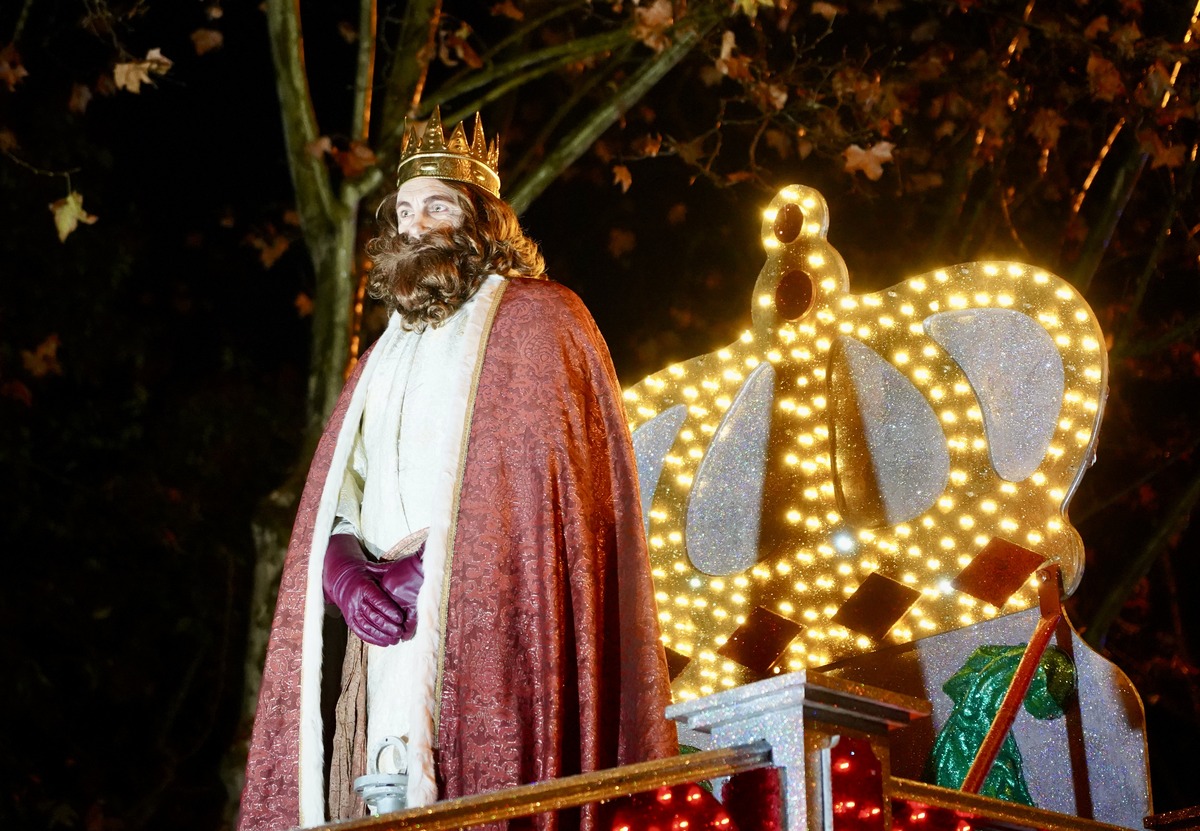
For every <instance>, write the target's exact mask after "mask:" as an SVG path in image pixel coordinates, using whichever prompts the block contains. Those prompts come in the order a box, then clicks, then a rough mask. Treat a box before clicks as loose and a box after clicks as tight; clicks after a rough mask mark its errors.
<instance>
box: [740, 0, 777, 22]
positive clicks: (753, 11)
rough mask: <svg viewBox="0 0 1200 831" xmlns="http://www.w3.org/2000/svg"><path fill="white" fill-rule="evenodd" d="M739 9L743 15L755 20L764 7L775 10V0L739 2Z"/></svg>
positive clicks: (743, 0)
mask: <svg viewBox="0 0 1200 831" xmlns="http://www.w3.org/2000/svg"><path fill="white" fill-rule="evenodd" d="M737 5H738V7H739V8H740V9H741V10H742V14H744V15H746V17H748V18H750V19H751V20H753V19H754V18H756V17H757V16H758V10H759V8H760V7H762V6H769V7H772V8H774V6H775V0H737Z"/></svg>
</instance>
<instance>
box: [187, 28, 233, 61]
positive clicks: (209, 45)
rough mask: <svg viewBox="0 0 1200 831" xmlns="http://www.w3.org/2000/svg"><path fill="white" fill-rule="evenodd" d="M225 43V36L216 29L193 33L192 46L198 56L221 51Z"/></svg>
mask: <svg viewBox="0 0 1200 831" xmlns="http://www.w3.org/2000/svg"><path fill="white" fill-rule="evenodd" d="M224 43H225V35H223V34H221V33H220V32H218V31H217V30H216V29H197V30H196V31H194V32H192V46H194V47H196V54H197V55H203V54H205V53H206V52H211V51H212V50H214V49H220V48H221V45H222V44H224Z"/></svg>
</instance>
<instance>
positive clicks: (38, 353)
mask: <svg viewBox="0 0 1200 831" xmlns="http://www.w3.org/2000/svg"><path fill="white" fill-rule="evenodd" d="M61 344H62V341H61V340H59V337H58V335H56V334H52V335H48V336H47V337H46V339H45V340H43V341H42V342H41V343H39V344H38V345H37V347H36V348H34V350H33V351H32V352H31V351H30V350H28V349H22V350H21V363H22V364H23V365H24V366H25V371H26V372H28V373H29V374H30V375H32V376H33V377H34V378H44V377H46V376H47V375H62V364H60V363H59V362H58V347H59V346H60V345H61Z"/></svg>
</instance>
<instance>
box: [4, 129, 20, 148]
mask: <svg viewBox="0 0 1200 831" xmlns="http://www.w3.org/2000/svg"><path fill="white" fill-rule="evenodd" d="M18 147H20V144H19V143H18V142H17V134H16V133H14V132H13V131H12V130H10V129H8V128H7V127H0V152H2V153H8V152H9V151H12V150H16V149H17V148H18Z"/></svg>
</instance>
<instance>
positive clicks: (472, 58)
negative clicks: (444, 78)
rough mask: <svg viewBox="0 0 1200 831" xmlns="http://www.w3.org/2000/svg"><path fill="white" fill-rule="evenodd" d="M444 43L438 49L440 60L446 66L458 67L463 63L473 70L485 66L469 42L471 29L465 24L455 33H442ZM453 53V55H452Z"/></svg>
mask: <svg viewBox="0 0 1200 831" xmlns="http://www.w3.org/2000/svg"><path fill="white" fill-rule="evenodd" d="M441 36H442V42H441V45H440V46H439V47H438V59H439V60H441V62H442V63H444V64H445V65H446V66H458V63H459V61H462V62H463V63H465V64H466V65H467V66H469V67H471V68H472V69H479V68H480V67H482V66H483V59H482V58H480V57H479V53H478V52H476V51H475V49H474V48H473V47H472V46H471V44H470V43H468V42H467V38H469V37H470V36H471V27H470V26H467V25H466V24H465V23H464V24H463V25H462V26H459V27H458V29H457V30H456V31H454V32H445V31H444V32H442V33H441ZM451 53H453V54H451Z"/></svg>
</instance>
